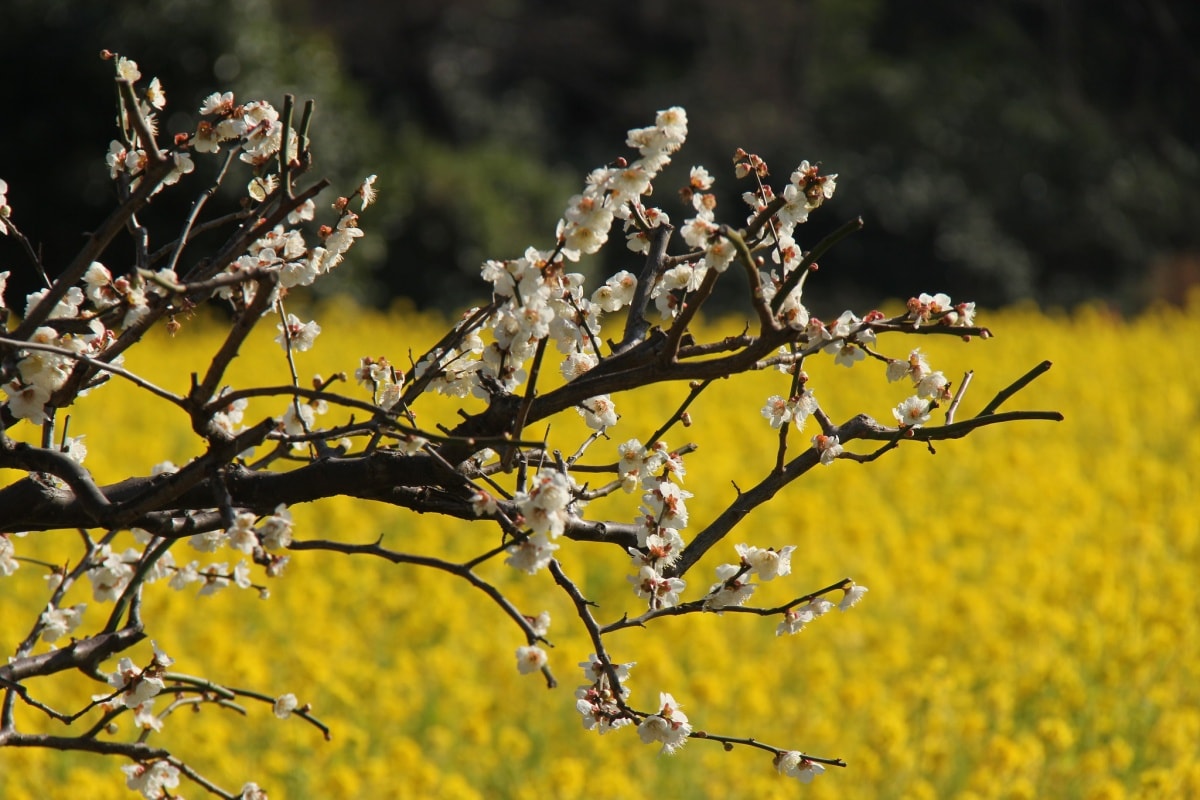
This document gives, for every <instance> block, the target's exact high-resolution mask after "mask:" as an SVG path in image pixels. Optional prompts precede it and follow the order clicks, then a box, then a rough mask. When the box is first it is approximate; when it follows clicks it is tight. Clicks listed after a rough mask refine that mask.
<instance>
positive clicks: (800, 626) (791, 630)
mask: <svg viewBox="0 0 1200 800" xmlns="http://www.w3.org/2000/svg"><path fill="white" fill-rule="evenodd" d="M814 618H815V617H814V616H813V612H812V610H811V609H809V608H808V607H807V606H801V607H800V608H789V609H788V610H787V611H785V612H783V621H782V622H780V623H779V627H777V628H776V629H775V635H776V636H782V635H784V634H785V633H786V634H789V635H790V634H796V633H799V632H800V631H802V630H804V626H805V625H807V624H808V623H810V622H812V621H813V619H814Z"/></svg>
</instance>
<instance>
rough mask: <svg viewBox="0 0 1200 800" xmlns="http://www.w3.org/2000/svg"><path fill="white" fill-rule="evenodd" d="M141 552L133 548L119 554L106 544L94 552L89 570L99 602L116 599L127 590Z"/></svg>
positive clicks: (95, 595)
mask: <svg viewBox="0 0 1200 800" xmlns="http://www.w3.org/2000/svg"><path fill="white" fill-rule="evenodd" d="M140 557H141V553H139V552H138V551H137V550H134V549H133V548H129V549H127V550H126V551H125V552H124V553H122V554H120V555H118V554H116V553H113V552H112V551H111V550H110V549H109V548H108V546H107V545H104V546H102V547H100V548H98V549H97V550H96V552H95V553H93V554H92V559H91V563H92V565H93V566H91V567H90V568H89V569H88V571H87V576H88V579H89V580H90V581H91V582H92V596H93V597H94V598H95V600H96V601H97V602H101V603H104V602H110V601H113V600H116V599H117V598H118V597H120V596H121V593H122V592H124V591H125V587H126V586H128V585H129V581H130V580H131V579H132V578H133V565H134V563H136V562H137V560H138V559H139V558H140Z"/></svg>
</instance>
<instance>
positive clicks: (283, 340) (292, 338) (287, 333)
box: [275, 314, 321, 353]
mask: <svg viewBox="0 0 1200 800" xmlns="http://www.w3.org/2000/svg"><path fill="white" fill-rule="evenodd" d="M275 329H276V330H278V331H279V335H278V336H276V337H275V341H276V342H278V343H279V346H280V347H282V348H283V349H284V350H285V351H286V350H289V349H291V350H295V351H296V352H298V353H303V352H306V351H308V350H311V349H312V346H313V343H314V342H315V341H316V338H317V336H318V335H319V334H320V333H321V326H320V325H318V324H317V322H316V320H311V321H309V322H301V321H300V318H299V317H297V316H296V315H295V314H288V315H287V323H286V324H285V323H282V322H281V323H279V324H278V325H276V326H275Z"/></svg>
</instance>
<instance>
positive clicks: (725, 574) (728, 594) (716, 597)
mask: <svg viewBox="0 0 1200 800" xmlns="http://www.w3.org/2000/svg"><path fill="white" fill-rule="evenodd" d="M748 577H749V575H748V572H746V571H743V569H742V566H741V565H740V564H721V565H720V566H718V567H717V583H714V584H713V585H712V586H710V587H709V589H708V594H706V595H705V597H704V607H705V608H706V609H707V610H709V611H716V612H718V613H720V611H721V609H723V608H728V607H729V606H740V605H742V604H743V603H745V602H746V601H747V600H749V599H750V595H752V594H754V590H755V588H757V587H756V586H755V584H753V583H750V582H749V580H748Z"/></svg>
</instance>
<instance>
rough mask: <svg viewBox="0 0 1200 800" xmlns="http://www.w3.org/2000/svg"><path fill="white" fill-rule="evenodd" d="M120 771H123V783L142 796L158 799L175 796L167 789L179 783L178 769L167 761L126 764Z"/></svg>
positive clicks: (152, 799) (150, 799) (153, 799)
mask: <svg viewBox="0 0 1200 800" xmlns="http://www.w3.org/2000/svg"><path fill="white" fill-rule="evenodd" d="M121 771H122V772H124V773H125V785H126V786H127V787H128V788H130V789H132V790H133V791H135V792H141V793H142V797H145V798H148V799H149V800H160V798H163V797H175V796H176V795H174V794H172V793H171V792H169V791H168V790H170V789H174V788H175V787H176V786H178V785H179V769H178V768H176V767H175V766H173V765H172V764H170V763H169V762H167V761H163V760H158V761H150V762H146V763H143V762H139V763H136V764H126V765H125V766H123V767H121Z"/></svg>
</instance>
